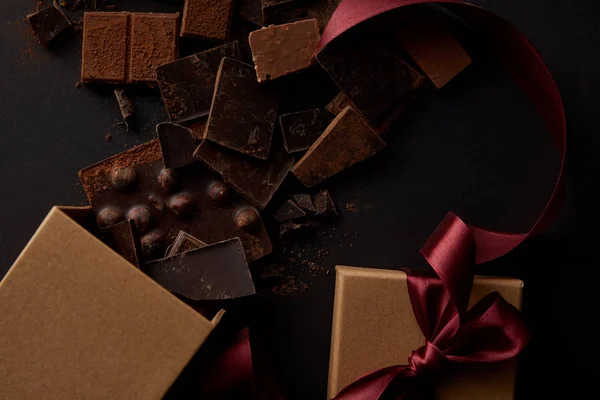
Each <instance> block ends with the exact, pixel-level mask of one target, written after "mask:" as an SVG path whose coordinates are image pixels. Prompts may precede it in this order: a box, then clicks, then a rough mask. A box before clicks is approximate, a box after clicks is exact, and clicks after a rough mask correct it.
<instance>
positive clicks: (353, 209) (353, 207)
mask: <svg viewBox="0 0 600 400" xmlns="http://www.w3.org/2000/svg"><path fill="white" fill-rule="evenodd" d="M346 210H348V211H350V212H352V213H356V212H358V207H357V206H356V203H348V204H346Z"/></svg>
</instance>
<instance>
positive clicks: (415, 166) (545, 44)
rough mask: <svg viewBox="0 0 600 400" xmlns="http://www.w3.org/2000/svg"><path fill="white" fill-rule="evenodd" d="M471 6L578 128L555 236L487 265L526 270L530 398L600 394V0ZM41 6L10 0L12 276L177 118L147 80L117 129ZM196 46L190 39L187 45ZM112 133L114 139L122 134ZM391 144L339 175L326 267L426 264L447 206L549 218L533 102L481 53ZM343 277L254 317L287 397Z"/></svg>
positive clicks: (1, 174)
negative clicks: (113, 158)
mask: <svg viewBox="0 0 600 400" xmlns="http://www.w3.org/2000/svg"><path fill="white" fill-rule="evenodd" d="M475 3H476V4H478V5H481V6H484V7H486V8H488V9H490V10H493V11H495V12H497V13H498V14H500V15H502V16H504V17H506V18H507V19H508V20H509V21H511V22H513V23H514V24H515V25H516V26H518V27H519V28H520V29H521V30H522V31H523V32H524V33H525V34H526V35H527V36H528V37H529V39H530V40H531V41H532V42H533V43H534V45H536V47H537V48H538V49H539V50H540V53H541V54H542V56H543V57H544V59H545V61H546V62H547V64H548V66H549V68H550V70H551V71H552V73H553V74H554V77H555V79H556V81H557V83H558V86H559V88H560V90H561V93H562V96H563V101H564V103H565V108H566V113H567V121H568V130H569V143H568V170H567V176H568V192H569V193H568V198H567V205H566V208H565V210H564V212H563V213H562V215H561V217H560V218H559V220H558V221H557V223H556V224H555V225H554V226H553V228H552V229H551V230H550V231H549V232H547V233H546V234H543V235H539V236H538V237H536V238H534V239H532V240H530V241H528V242H527V243H525V244H524V245H522V246H521V247H520V248H518V249H517V250H516V251H514V252H513V253H511V254H509V255H508V256H506V257H503V258H502V259H500V260H498V261H496V262H493V263H491V264H490V265H487V266H483V267H482V272H485V273H490V274H502V275H514V276H517V277H519V278H522V279H524V280H525V287H526V299H525V309H526V313H527V317H528V320H529V322H530V324H531V327H532V329H533V332H534V341H533V342H532V344H531V346H530V347H529V349H528V350H527V353H526V354H525V355H524V357H523V359H522V363H521V380H520V388H519V392H518V393H519V395H518V398H520V399H532V398H552V399H559V398H565V399H566V398H589V395H588V393H595V391H596V389H597V382H598V381H597V378H598V376H599V374H598V367H597V366H595V365H590V362H589V361H588V362H586V360H593V362H594V363H595V362H596V360H597V359H598V350H597V348H596V346H595V343H594V336H595V333H596V330H595V323H594V322H593V317H594V316H595V314H597V307H596V305H597V303H598V302H597V301H596V296H597V294H596V293H597V286H598V281H597V278H598V275H599V274H598V257H597V255H596V254H595V253H596V249H597V247H598V244H597V237H598V235H597V233H595V232H594V231H593V230H594V229H595V228H596V227H597V226H598V224H599V223H600V213H598V212H597V204H598V199H597V195H595V193H596V192H597V185H598V171H599V170H600V157H598V155H599V154H600V135H598V127H597V124H598V122H597V121H598V104H599V101H598V93H600V75H598V71H600V56H599V53H598V48H599V44H600V43H599V42H600V25H598V24H597V16H598V15H599V13H600V3H598V2H597V1H595V0H579V1H576V2H575V1H564V0H479V1H476V2H475ZM120 4H122V5H123V6H122V7H121V8H122V9H127V10H132V11H166V12H168V11H176V10H177V9H179V7H181V2H178V1H169V2H165V1H155V2H153V1H150V0H148V1H146V2H140V1H133V0H131V1H122V2H120ZM34 8H35V1H16V0H6V1H3V2H2V3H1V5H0V11H1V13H0V15H2V19H3V21H2V24H0V53H1V54H2V55H3V57H1V58H0V71H1V72H2V80H1V81H0V93H1V94H2V98H3V103H2V107H1V108H0V126H2V127H3V128H2V135H1V138H2V145H1V146H0V182H2V191H1V193H2V203H1V207H0V229H1V231H0V271H1V272H2V273H4V272H5V271H6V270H7V269H8V268H9V267H10V265H11V264H12V263H13V261H14V260H15V258H16V257H17V255H18V254H19V253H20V251H21V250H22V248H23V247H24V246H25V244H26V243H27V241H28V240H29V238H30V237H31V235H32V234H33V232H34V231H35V229H36V228H37V226H38V225H39V223H40V222H41V221H42V219H43V218H44V216H45V215H46V214H47V212H48V211H49V209H50V207H51V206H52V205H53V204H66V205H68V204H73V205H77V204H84V203H85V196H84V194H83V191H82V189H81V186H80V185H79V182H78V178H77V171H78V170H79V169H80V168H82V167H85V166H87V165H90V164H92V163H93V162H96V161H99V160H101V159H103V158H105V157H107V156H110V155H112V154H116V153H118V152H119V151H122V150H124V149H126V148H129V147H131V146H132V145H133V144H136V143H141V142H143V141H146V140H148V139H149V138H151V137H153V135H154V125H155V124H156V123H158V122H162V121H166V120H167V116H166V113H165V111H164V109H163V106H162V101H161V100H160V98H159V97H158V96H157V91H156V90H154V91H153V90H141V91H140V93H138V94H137V95H136V96H135V98H134V102H135V104H136V107H137V109H138V112H139V113H140V114H141V115H140V123H141V126H140V132H141V133H139V134H129V133H126V132H125V130H124V128H122V127H119V126H116V124H117V122H118V121H120V119H121V117H120V113H119V108H118V105H117V104H116V101H115V100H114V95H113V93H112V91H111V90H103V89H98V90H91V89H88V88H83V87H82V88H80V89H77V88H76V87H75V83H76V82H77V81H78V79H79V68H80V48H81V39H80V38H76V39H68V40H67V38H61V39H57V40H59V41H60V46H59V43H58V42H57V43H55V44H54V45H53V46H52V47H51V49H50V50H47V49H45V48H44V47H42V46H40V45H38V44H37V43H36V42H35V41H34V39H33V38H32V35H31V33H30V30H29V29H30V27H29V25H28V24H27V23H26V22H25V21H23V19H24V17H25V15H26V14H28V13H30V12H32V11H33V10H34ZM186 46H189V47H193V46H194V44H193V43H191V42H184V43H182V47H186ZM198 51H199V50H198ZM107 132H112V133H113V140H112V141H111V142H110V143H107V142H106V141H105V139H104V136H105V134H106V133H107ZM386 141H387V142H388V147H387V148H386V149H385V150H384V151H383V152H382V153H381V154H379V155H377V156H376V157H374V158H373V159H372V160H369V161H367V162H366V163H365V164H364V165H362V166H361V167H360V168H357V169H354V170H349V171H347V172H346V173H343V174H341V175H340V176H337V177H335V178H333V179H332V180H331V181H330V183H328V184H327V187H329V189H330V190H331V192H332V195H333V197H334V200H335V201H336V203H337V204H338V206H339V210H340V211H341V212H342V217H343V220H342V222H341V223H340V224H338V225H332V226H325V227H324V228H322V229H324V230H325V233H324V234H323V235H319V236H317V237H315V238H314V239H313V240H309V241H308V242H305V244H307V245H313V246H318V247H327V248H329V250H330V251H329V255H328V256H326V257H325V258H324V259H323V263H324V264H326V265H327V266H328V267H330V268H331V267H332V266H333V265H335V264H351V265H361V266H372V267H383V268H397V267H400V266H403V265H411V266H412V265H414V266H417V265H422V261H421V259H420V257H419V255H418V249H419V247H420V246H421V245H422V244H423V242H424V241H425V240H426V238H427V237H428V235H429V234H430V233H431V232H432V230H433V229H434V227H435V226H436V225H437V223H438V222H439V221H440V220H441V219H442V217H443V216H444V214H445V213H446V212H447V211H449V210H453V211H456V212H458V213H459V214H460V215H461V216H464V217H465V218H466V219H467V220H468V221H470V222H474V223H478V224H483V225H485V226H486V227H490V228H495V229H507V230H521V229H525V228H527V227H529V226H530V225H531V224H532V223H533V222H534V221H535V219H536V217H537V215H539V213H540V212H541V210H542V208H543V205H544V204H545V202H546V200H547V198H548V196H549V193H550V191H551V188H552V185H553V183H554V179H555V176H556V173H557V170H558V163H557V156H556V152H555V150H554V148H553V145H552V143H551V140H550V136H549V135H548V132H547V130H546V129H545V127H544V126H543V124H542V122H541V120H540V118H539V116H538V115H537V114H536V113H535V110H534V108H533V106H532V105H531V104H530V103H529V102H528V100H527V99H526V98H524V96H523V94H522V93H521V92H520V90H519V89H518V88H517V87H516V86H515V85H514V83H513V82H512V80H511V79H510V77H508V76H506V75H505V74H504V72H503V71H502V70H501V69H500V68H499V67H497V66H496V64H495V63H494V62H490V63H486V62H485V60H476V62H475V63H474V65H472V66H470V67H469V68H468V69H467V70H466V71H465V73H463V74H461V75H460V76H459V77H458V78H457V79H456V80H454V81H452V82H451V83H449V84H448V86H447V87H445V88H444V89H443V90H441V91H438V92H435V93H434V94H433V95H432V96H430V97H428V98H426V99H421V100H420V101H419V102H418V104H417V105H416V106H415V107H414V109H413V111H412V112H410V113H409V115H408V116H407V117H406V118H404V120H403V122H402V123H401V124H400V125H399V126H398V127H395V128H394V129H393V130H392V131H391V132H390V133H389V134H388V135H387V136H386ZM348 204H354V205H355V207H349V208H350V209H353V210H357V212H352V211H349V210H348V209H347V208H346V205H348ZM333 228H335V230H333ZM354 232H358V233H359V235H358V236H356V235H355V234H354ZM344 235H347V236H344ZM350 244H353V246H352V247H350ZM333 285H334V275H333V274H332V275H329V276H327V275H320V276H317V277H315V278H313V279H312V286H311V287H310V288H309V289H308V290H306V291H304V292H301V293H297V294H295V295H292V296H289V297H285V298H277V299H264V298H258V299H257V300H256V306H257V308H256V310H258V311H257V312H256V314H257V315H258V317H257V319H256V320H255V321H254V323H255V324H256V325H259V324H258V323H259V322H260V323H261V324H260V326H261V330H262V331H263V333H265V334H266V341H267V343H270V349H271V350H272V351H271V353H272V355H273V356H274V357H275V362H276V368H275V370H276V371H277V376H278V378H279V380H280V382H281V383H282V386H283V389H284V393H285V394H286V396H287V398H288V399H319V398H323V397H324V394H325V386H326V381H327V369H328V358H329V340H330V330H331V311H332V299H333ZM258 306H260V308H259V307H258ZM586 395H587V396H586Z"/></svg>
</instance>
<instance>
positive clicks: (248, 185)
mask: <svg viewBox="0 0 600 400" xmlns="http://www.w3.org/2000/svg"><path fill="white" fill-rule="evenodd" d="M194 157H196V158H197V159H198V160H200V161H202V162H203V163H204V164H206V165H207V166H208V167H209V168H210V169H211V170H213V171H214V172H216V173H218V174H219V175H221V177H222V178H223V180H224V181H225V182H226V183H227V184H229V185H231V186H232V187H233V188H234V189H235V190H236V191H237V192H238V193H240V194H241V195H242V196H243V197H244V198H245V199H246V200H247V201H248V202H250V203H251V204H253V205H254V206H256V207H258V208H259V209H263V208H265V207H266V206H267V204H268V203H269V201H271V198H272V197H273V195H274V194H275V192H276V191H277V189H279V187H280V186H281V184H282V183H283V181H284V179H285V177H286V176H287V174H288V172H289V171H290V168H291V167H292V165H293V164H294V158H293V157H292V156H290V155H289V154H287V153H286V151H285V150H284V149H283V146H282V145H281V144H280V143H279V142H277V141H276V142H274V143H273V149H272V150H271V155H270V156H269V158H268V159H267V160H258V159H255V158H252V157H246V156H244V155H242V154H240V153H237V152H235V151H232V150H229V149H225V148H222V147H220V146H217V145H215V144H213V143H211V142H209V141H206V140H205V141H204V142H202V143H200V145H199V146H198V148H197V149H196V152H195V153H194Z"/></svg>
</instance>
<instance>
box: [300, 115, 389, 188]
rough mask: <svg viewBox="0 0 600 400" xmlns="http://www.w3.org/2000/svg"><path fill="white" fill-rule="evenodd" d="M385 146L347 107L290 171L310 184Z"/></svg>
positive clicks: (305, 183)
mask: <svg viewBox="0 0 600 400" xmlns="http://www.w3.org/2000/svg"><path fill="white" fill-rule="evenodd" d="M384 147H385V142H384V141H383V140H381V138H380V137H379V135H377V132H375V131H374V130H373V129H372V128H371V127H370V126H369V124H368V123H367V121H365V120H364V119H363V118H362V117H361V116H360V115H358V113H357V112H356V111H354V110H353V109H352V108H351V107H346V108H345V109H344V111H342V112H341V113H340V114H339V115H338V116H337V117H335V119H334V120H333V121H332V122H331V124H329V126H328V127H327V129H326V130H325V132H323V134H322V135H321V137H319V139H317V141H316V142H315V143H314V144H313V145H312V147H311V148H310V149H309V150H308V152H306V154H305V155H304V157H302V158H301V159H300V161H298V162H297V163H296V165H294V167H293V168H292V173H293V174H294V175H296V177H297V178H298V179H299V180H300V181H301V182H302V183H303V184H304V185H305V186H306V187H311V186H314V185H316V184H317V183H319V182H322V181H324V180H325V179H327V178H329V177H330V176H332V175H335V174H337V173H338V172H340V171H342V170H344V169H346V168H348V167H350V166H352V165H354V164H356V163H358V162H360V161H362V160H365V159H367V158H369V157H370V156H372V155H373V154H375V153H377V152H378V151H380V150H382V149H383V148H384Z"/></svg>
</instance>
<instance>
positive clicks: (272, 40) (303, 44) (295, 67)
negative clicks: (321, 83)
mask: <svg viewBox="0 0 600 400" xmlns="http://www.w3.org/2000/svg"><path fill="white" fill-rule="evenodd" d="M320 37H321V36H320V34H319V26H318V23H317V20H316V19H307V20H305V21H298V22H292V23H289V24H283V25H272V26H269V27H267V28H262V29H259V30H257V31H254V32H251V33H250V36H249V42H250V48H251V49H252V60H253V61H254V65H255V69H256V77H257V79H258V81H259V82H265V81H269V80H272V79H276V78H279V77H281V76H284V75H287V74H290V73H292V72H296V71H300V70H302V69H304V68H307V67H309V66H310V65H311V64H312V58H313V53H314V51H315V49H316V47H317V44H318V43H319V39H320Z"/></svg>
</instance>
